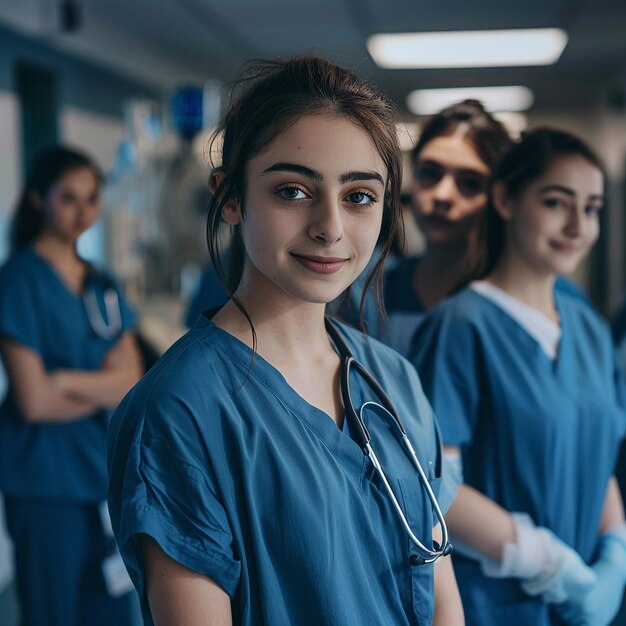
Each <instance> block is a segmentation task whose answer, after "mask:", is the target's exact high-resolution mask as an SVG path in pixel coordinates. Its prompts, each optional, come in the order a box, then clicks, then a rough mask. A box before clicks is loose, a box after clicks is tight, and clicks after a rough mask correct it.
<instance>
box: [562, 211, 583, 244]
mask: <svg viewBox="0 0 626 626" xmlns="http://www.w3.org/2000/svg"><path fill="white" fill-rule="evenodd" d="M581 211H584V208H583V209H582V210H581V209H579V208H578V207H572V208H571V209H570V211H569V212H568V214H567V222H566V223H565V229H564V232H565V234H566V235H567V236H568V237H572V238H574V237H578V236H579V235H580V220H581Z"/></svg>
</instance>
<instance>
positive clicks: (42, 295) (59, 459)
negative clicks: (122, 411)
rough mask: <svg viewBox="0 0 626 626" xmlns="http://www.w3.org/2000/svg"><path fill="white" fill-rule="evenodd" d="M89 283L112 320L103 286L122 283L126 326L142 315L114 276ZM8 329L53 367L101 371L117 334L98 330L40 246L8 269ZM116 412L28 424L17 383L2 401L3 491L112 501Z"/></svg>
mask: <svg viewBox="0 0 626 626" xmlns="http://www.w3.org/2000/svg"><path fill="white" fill-rule="evenodd" d="M88 288H89V289H93V290H94V293H95V294H96V298H97V301H98V304H99V306H100V309H101V313H102V315H103V316H104V319H106V310H105V308H104V300H103V293H104V291H105V290H106V289H115V290H116V291H117V293H118V297H119V302H120V311H121V320H122V327H123V330H129V329H131V328H133V327H134V326H135V314H134V313H133V311H132V310H131V308H130V307H129V306H128V304H127V303H126V300H125V299H124V297H123V295H122V293H121V292H120V290H119V288H118V287H117V285H116V283H115V281H114V280H113V279H112V277H111V276H110V275H108V274H107V273H105V272H102V271H99V270H97V271H94V272H93V273H92V275H91V277H90V278H89V280H88ZM0 336H1V337H2V338H3V339H10V340H12V341H15V342H17V343H19V344H22V345H23V346H25V347H27V348H30V349H31V350H33V351H34V352H36V353H37V354H38V355H39V356H40V357H41V359H42V361H43V364H44V367H45V369H46V370H47V371H48V372H54V371H55V370H60V369H76V370H97V369H99V368H100V367H101V364H102V361H103V359H104V357H105V356H106V353H107V352H108V350H110V349H111V348H112V347H113V345H114V343H115V340H116V339H117V338H115V339H112V340H105V339H102V338H100V337H99V336H98V335H96V334H95V333H94V331H93V330H92V328H91V326H90V325H89V319H88V317H87V312H86V309H85V305H84V303H83V300H82V298H81V297H80V295H77V294H76V293H75V292H73V291H72V290H70V289H69V287H68V286H67V285H66V284H65V283H64V282H63V280H62V279H61V277H60V276H59V274H58V273H57V272H56V271H55V270H54V268H53V267H52V266H51V265H50V264H49V263H48V262H47V261H46V260H44V259H43V258H42V257H41V256H40V255H39V254H37V253H36V252H35V250H34V249H32V248H26V249H24V250H22V251H20V252H18V253H16V254H15V255H13V256H12V257H11V258H9V260H8V261H7V262H6V263H5V264H4V266H3V267H2V268H1V269H0ZM109 417H110V412H109V411H98V412H97V413H95V414H91V415H85V416H84V417H83V418H80V419H77V420H74V421H72V422H57V423H53V422H47V423H39V424H34V423H28V422H26V421H25V419H24V418H23V416H22V414H21V413H20V410H19V408H18V406H17V402H16V401H15V398H14V395H13V392H12V390H11V388H10V387H9V390H8V393H7V395H6V397H5V398H4V400H3V402H2V404H1V405H0V491H2V492H4V493H5V494H7V495H11V496H14V497H21V498H63V499H67V500H72V501H85V502H98V501H102V500H104V498H105V497H106V485H107V476H106V451H105V438H106V429H107V425H108V420H109Z"/></svg>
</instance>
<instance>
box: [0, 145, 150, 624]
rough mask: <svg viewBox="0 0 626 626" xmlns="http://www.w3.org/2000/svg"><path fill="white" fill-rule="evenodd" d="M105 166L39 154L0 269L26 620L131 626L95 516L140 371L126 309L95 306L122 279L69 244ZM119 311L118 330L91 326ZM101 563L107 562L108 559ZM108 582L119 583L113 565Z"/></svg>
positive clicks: (11, 478) (2, 414) (3, 420)
mask: <svg viewBox="0 0 626 626" xmlns="http://www.w3.org/2000/svg"><path fill="white" fill-rule="evenodd" d="M99 188H100V174H99V172H98V169H97V168H96V166H95V165H94V164H93V163H92V161H91V160H90V159H89V158H88V157H86V156H84V155H83V154H80V153H78V152H75V151H73V150H69V149H66V148H63V147H54V148H50V149H48V150H46V151H44V152H43V153H42V154H40V155H39V156H38V158H37V159H36V160H35V162H34V164H33V166H32V168H31V171H30V173H29V176H28V179H27V182H26V185H25V188H24V191H23V193H22V197H21V200H20V202H19V204H18V206H17V210H16V214H15V218H14V222H13V230H12V236H13V240H12V255H11V257H10V258H9V260H8V261H7V262H6V264H5V265H4V266H3V267H2V268H1V269H0V353H1V355H2V361H3V363H4V366H5V367H6V370H7V374H8V378H9V391H8V394H7V396H6V398H5V399H4V402H3V403H2V405H1V406H0V490H1V491H2V492H3V493H4V495H5V503H6V516H7V526H8V530H9V533H10V535H11V538H12V540H13V542H14V548H15V550H14V554H15V561H16V575H17V591H18V598H19V602H20V609H21V614H22V622H21V623H22V624H23V625H24V626H42V625H44V624H45V625H46V626H94V625H99V624H102V625H105V624H106V625H110V624H120V625H124V624H127V623H130V616H131V606H132V605H131V604H130V594H129V593H128V589H127V590H126V593H125V594H121V593H120V592H121V589H118V590H117V593H118V594H119V595H117V596H116V597H112V596H111V595H110V594H109V592H108V591H107V588H106V586H105V580H104V578H103V569H102V568H103V565H104V564H105V559H106V558H107V557H111V554H110V550H111V548H112V547H113V550H114V546H111V542H112V537H110V536H109V537H107V533H106V529H105V526H106V524H107V520H106V519H105V520H103V519H101V510H103V507H102V503H103V501H104V499H105V497H106V483H107V480H106V457H105V436H106V429H107V424H108V419H109V415H110V410H111V409H113V408H114V407H115V406H116V405H117V403H118V402H119V400H120V399H121V398H122V397H123V396H124V394H125V393H126V392H127V391H128V389H129V388H130V387H131V386H132V385H133V384H134V383H135V382H136V381H137V379H138V378H139V376H140V375H141V363H140V355H139V352H138V350H137V347H136V345H135V341H134V338H133V335H132V334H131V329H132V327H133V326H134V323H135V320H134V314H133V313H132V311H131V310H130V309H129V307H128V305H127V304H126V303H125V301H124V298H123V296H122V294H121V293H119V292H118V293H117V296H118V299H119V310H116V311H114V312H113V311H112V307H110V306H109V308H108V309H107V307H105V306H104V294H105V293H108V294H109V296H107V298H108V299H110V295H112V291H111V290H116V291H117V287H116V286H115V283H114V281H113V279H112V278H111V277H110V276H108V275H107V274H105V273H103V272H101V271H97V270H95V268H93V267H91V266H90V265H89V264H88V263H86V262H85V261H84V260H83V259H81V258H80V257H79V256H78V254H77V252H76V241H77V239H78V237H79V235H81V234H82V233H83V232H84V231H85V230H87V229H88V228H89V227H90V226H91V225H92V224H93V223H94V222H95V221H96V219H97V218H98V215H99V211H100V204H99ZM84 292H88V293H89V294H91V296H95V299H96V300H95V302H94V303H93V305H94V306H95V307H99V311H98V312H97V315H95V312H94V311H92V312H91V314H92V317H94V315H95V317H96V318H97V319H98V320H99V321H100V322H101V323H102V324H106V322H107V321H108V322H109V323H111V322H112V320H111V319H109V320H107V315H108V314H110V313H113V314H114V315H116V316H118V317H119V324H118V325H119V328H118V329H117V332H115V334H112V333H111V334H110V336H107V337H101V336H99V335H98V334H96V332H95V331H94V329H93V328H92V326H91V325H90V320H89V317H88V313H87V310H86V308H85V304H84V301H83V297H82V295H83V293H84ZM106 562H107V563H108V564H109V566H110V565H111V564H114V562H113V560H111V559H109V560H108V561H106ZM109 574H110V575H109V578H108V580H109V582H110V583H116V582H120V580H121V579H120V578H117V577H114V576H113V572H112V571H109Z"/></svg>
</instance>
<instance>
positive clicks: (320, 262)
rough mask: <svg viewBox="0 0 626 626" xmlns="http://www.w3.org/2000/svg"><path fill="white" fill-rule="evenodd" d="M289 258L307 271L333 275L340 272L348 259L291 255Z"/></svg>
mask: <svg viewBox="0 0 626 626" xmlns="http://www.w3.org/2000/svg"><path fill="white" fill-rule="evenodd" d="M291 256H292V257H293V258H294V259H295V260H296V261H298V263H300V265H303V266H304V267H306V268H307V269H308V270H311V271H312V272H315V273H317V274H334V273H335V272H337V271H338V270H340V269H341V268H342V267H343V265H344V263H345V262H346V261H348V259H345V258H344V259H342V258H339V257H323V256H312V255H301V254H295V253H294V252H292V253H291Z"/></svg>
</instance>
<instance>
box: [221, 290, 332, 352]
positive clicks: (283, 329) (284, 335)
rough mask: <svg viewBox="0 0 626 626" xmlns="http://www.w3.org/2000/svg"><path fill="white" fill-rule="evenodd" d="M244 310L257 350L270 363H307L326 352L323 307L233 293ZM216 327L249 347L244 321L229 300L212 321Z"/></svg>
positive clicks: (248, 330)
mask: <svg viewBox="0 0 626 626" xmlns="http://www.w3.org/2000/svg"><path fill="white" fill-rule="evenodd" d="M235 295H236V296H237V298H238V299H239V300H240V302H241V303H242V305H243V306H244V308H245V309H246V311H247V313H248V315H249V316H250V319H251V320H252V324H253V325H254V329H255V332H256V339H257V346H256V347H257V351H258V353H259V354H260V355H261V356H263V358H265V359H267V360H268V361H270V362H273V363H277V362H298V361H305V362H307V361H308V362H310V360H311V358H312V356H314V355H317V354H320V353H324V352H327V351H328V350H329V349H330V341H329V339H328V335H327V334H326V329H325V328H324V313H325V305H324V304H323V303H322V304H318V303H308V302H304V303H303V302H294V301H292V302H291V306H289V305H288V306H285V302H284V301H280V302H277V301H273V302H272V301H270V299H269V298H263V297H262V296H261V297H250V296H249V295H248V294H246V293H245V292H241V291H239V290H238V291H237V293H236V294H235ZM213 321H214V323H215V324H216V325H217V326H219V327H220V328H222V329H224V330H226V331H227V332H229V333H230V334H232V335H234V336H235V337H237V338H238V339H240V340H241V341H243V342H244V343H245V344H247V345H248V346H250V347H252V346H253V336H252V330H251V328H250V324H249V322H248V320H247V319H246V318H245V316H244V315H243V313H242V312H241V311H240V310H239V309H238V308H237V306H236V305H235V303H234V302H233V301H232V300H230V301H229V302H228V303H227V304H226V305H224V307H223V308H222V309H220V311H219V312H218V313H217V314H216V315H215V316H214V318H213Z"/></svg>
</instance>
